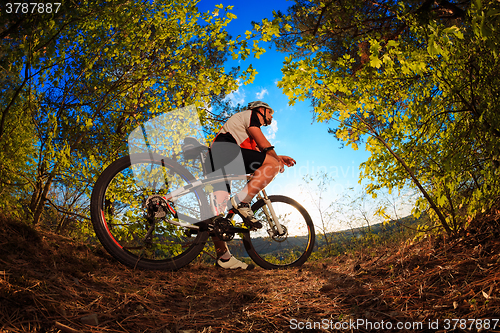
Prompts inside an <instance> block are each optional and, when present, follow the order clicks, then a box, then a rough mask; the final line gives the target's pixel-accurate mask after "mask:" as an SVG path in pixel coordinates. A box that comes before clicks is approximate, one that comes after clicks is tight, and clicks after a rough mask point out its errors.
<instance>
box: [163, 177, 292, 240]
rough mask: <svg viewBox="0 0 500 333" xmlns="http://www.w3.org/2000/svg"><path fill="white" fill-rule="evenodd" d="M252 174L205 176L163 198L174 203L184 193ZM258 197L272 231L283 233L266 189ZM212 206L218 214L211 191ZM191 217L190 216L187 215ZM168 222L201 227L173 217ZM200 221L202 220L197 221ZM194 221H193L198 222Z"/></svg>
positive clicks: (193, 227)
mask: <svg viewBox="0 0 500 333" xmlns="http://www.w3.org/2000/svg"><path fill="white" fill-rule="evenodd" d="M249 176H250V175H224V176H218V177H213V178H205V179H203V180H197V181H195V182H193V183H191V184H189V185H187V186H184V187H181V188H179V189H177V190H175V191H173V192H171V193H169V194H168V195H166V196H163V199H164V200H165V201H166V202H168V203H170V202H171V203H174V204H175V202H176V201H177V200H178V199H179V198H181V197H182V196H183V195H185V194H187V193H189V192H191V191H193V190H197V189H201V190H203V188H204V187H206V186H207V185H212V184H216V183H221V182H226V181H228V180H246V179H248V178H249ZM257 198H258V199H262V200H264V202H265V206H264V207H263V208H264V214H265V215H266V219H267V221H268V223H269V227H270V230H271V232H274V230H276V232H277V233H278V235H281V234H282V233H283V228H282V227H281V225H280V223H279V220H278V218H277V216H276V213H275V211H274V208H273V206H272V203H271V200H269V198H268V196H267V193H266V191H265V190H262V191H260V192H259V193H258V194H257ZM210 208H211V211H212V213H213V214H214V216H216V215H217V214H216V207H215V199H214V196H213V192H212V193H210ZM187 218H188V219H189V217H187ZM166 220H167V222H168V223H171V224H174V225H177V226H180V227H185V228H189V229H193V230H198V229H199V228H200V227H199V226H197V225H194V224H191V223H184V222H180V221H175V220H171V219H166ZM196 222H200V221H196ZM196 222H195V221H193V223H196Z"/></svg>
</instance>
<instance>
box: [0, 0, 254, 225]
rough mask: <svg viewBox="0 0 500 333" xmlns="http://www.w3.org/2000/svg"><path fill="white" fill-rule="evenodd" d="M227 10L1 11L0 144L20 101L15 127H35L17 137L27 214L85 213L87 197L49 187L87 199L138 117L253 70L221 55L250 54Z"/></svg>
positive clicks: (148, 5) (109, 7) (200, 101)
mask: <svg viewBox="0 0 500 333" xmlns="http://www.w3.org/2000/svg"><path fill="white" fill-rule="evenodd" d="M229 10H230V7H228V8H223V7H222V6H217V8H216V9H215V10H214V11H213V12H212V13H200V12H199V11H198V8H197V7H196V2H195V1H189V0H184V1H171V0H160V1H154V2H151V1H146V0H144V1H140V2H130V1H126V0H109V1H106V2H102V1H89V2H80V1H75V2H65V3H63V4H62V5H61V7H60V9H59V11H58V12H57V13H55V12H52V13H47V14H33V15H32V14H29V15H17V16H15V15H14V16H11V17H9V19H8V20H7V21H6V24H5V26H3V28H4V30H2V31H1V32H0V36H1V37H2V38H1V40H2V46H1V50H2V60H1V64H2V68H3V69H4V70H6V71H7V72H8V73H9V76H10V77H12V79H11V82H12V84H11V87H10V88H9V89H8V94H7V95H6V96H7V97H6V98H5V99H3V100H2V104H1V116H2V119H1V121H0V124H2V126H0V143H2V144H3V143H5V142H7V141H8V139H7V138H6V137H7V135H6V134H5V133H6V129H7V127H6V126H4V125H3V124H9V122H10V121H11V120H10V119H13V118H15V117H16V113H17V112H21V111H18V110H22V112H24V115H25V118H24V120H23V125H24V126H23V128H29V129H30V131H31V133H33V132H34V134H35V140H34V142H30V143H26V147H29V148H30V149H31V150H33V151H34V152H33V153H32V157H33V159H32V160H33V162H30V163H29V166H30V170H31V173H32V174H31V177H30V178H29V179H28V182H29V184H30V190H29V194H30V196H31V199H30V200H29V207H30V210H31V212H32V214H33V221H34V223H38V222H39V221H40V218H41V214H42V212H43V209H44V207H45V205H46V203H47V201H49V202H50V203H52V204H53V205H54V206H55V207H57V209H58V210H60V211H61V212H63V213H64V214H66V215H67V214H73V215H77V216H80V217H84V218H85V217H87V211H88V210H86V209H85V208H86V207H85V206H84V205H85V204H88V201H86V200H81V199H78V200H69V201H68V200H65V199H64V197H63V196H62V194H57V193H55V192H57V191H55V190H57V189H64V191H68V192H73V193H74V195H75V196H76V197H75V198H78V197H79V196H80V194H81V193H84V197H86V198H88V196H89V192H90V189H91V185H92V184H93V182H94V180H95V178H96V176H97V175H98V174H99V172H100V171H102V169H103V167H104V166H105V165H106V164H108V163H109V162H110V161H112V160H114V159H115V158H116V157H117V156H119V155H122V154H124V153H125V152H126V140H125V138H126V136H127V135H128V133H130V131H131V130H132V129H133V128H135V127H137V126H138V124H140V123H141V122H144V121H146V120H147V119H149V118H151V117H153V116H155V115H157V114H160V113H162V112H166V111H168V110H170V109H174V108H178V107H182V106H187V105H196V106H198V107H207V106H216V105H217V104H218V103H221V101H222V99H223V97H224V96H225V95H226V94H227V93H229V92H230V91H232V90H235V89H237V86H238V84H237V82H238V79H239V80H241V81H242V82H249V81H251V80H252V79H253V75H254V71H253V69H252V68H251V67H250V68H248V69H247V70H245V71H243V72H240V71H239V69H237V68H236V69H233V70H231V71H226V70H225V68H224V62H225V59H226V57H227V56H233V58H237V57H239V56H241V57H246V56H247V55H248V54H249V53H250V51H249V50H247V48H246V42H245V40H240V39H239V37H237V38H235V39H233V38H231V37H230V36H229V35H228V34H227V32H226V31H225V30H224V27H225V26H226V25H227V24H228V23H229V22H230V21H231V20H232V19H233V18H235V16H234V14H232V13H230V12H229ZM219 12H221V14H223V15H219ZM224 14H225V15H224ZM4 15H5V14H4V12H2V16H4ZM7 50H9V51H8V52H6V51H7ZM202 116H204V117H205V119H208V117H207V116H206V115H203V114H202ZM9 158H11V159H16V160H17V161H21V160H23V159H24V158H25V156H14V157H12V156H11V157H9ZM51 191H52V194H51ZM54 191H55V192H54ZM59 193H60V192H59ZM79 193H80V194H79ZM49 197H51V198H52V199H50V198H49ZM63 202H66V204H63V205H58V203H63ZM85 202H86V203H85ZM61 223H62V222H61Z"/></svg>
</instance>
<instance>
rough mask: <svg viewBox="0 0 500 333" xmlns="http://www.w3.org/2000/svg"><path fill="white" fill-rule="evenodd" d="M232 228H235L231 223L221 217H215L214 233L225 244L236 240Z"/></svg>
mask: <svg viewBox="0 0 500 333" xmlns="http://www.w3.org/2000/svg"><path fill="white" fill-rule="evenodd" d="M231 228H233V225H232V223H231V221H229V220H228V219H226V218H223V217H220V216H217V217H215V219H214V228H213V230H212V232H213V233H214V234H215V236H216V237H217V238H219V239H220V240H222V241H225V242H229V241H230V240H232V239H233V238H234V231H230V229H231Z"/></svg>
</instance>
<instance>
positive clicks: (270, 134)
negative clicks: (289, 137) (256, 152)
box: [266, 119, 278, 141]
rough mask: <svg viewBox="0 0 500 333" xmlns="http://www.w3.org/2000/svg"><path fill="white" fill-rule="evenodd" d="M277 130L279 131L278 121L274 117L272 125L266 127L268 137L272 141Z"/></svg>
mask: <svg viewBox="0 0 500 333" xmlns="http://www.w3.org/2000/svg"><path fill="white" fill-rule="evenodd" d="M276 132H278V122H277V121H276V120H275V119H273V121H272V123H271V125H269V126H267V127H266V138H267V139H268V140H269V141H271V140H274V139H275V138H276Z"/></svg>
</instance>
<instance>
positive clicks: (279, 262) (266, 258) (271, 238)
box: [243, 195, 315, 269]
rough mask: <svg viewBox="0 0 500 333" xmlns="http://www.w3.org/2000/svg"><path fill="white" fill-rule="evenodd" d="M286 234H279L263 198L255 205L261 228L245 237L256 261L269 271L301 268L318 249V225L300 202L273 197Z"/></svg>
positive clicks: (272, 201) (248, 250) (248, 249)
mask: <svg viewBox="0 0 500 333" xmlns="http://www.w3.org/2000/svg"><path fill="white" fill-rule="evenodd" d="M269 199H270V200H271V203H272V207H273V209H274V211H275V213H276V217H277V219H279V224H280V225H281V226H282V228H283V232H282V234H280V235H278V234H277V233H276V232H275V230H274V229H275V227H274V225H275V224H274V223H272V222H273V221H272V216H271V214H270V211H269V208H268V206H267V205H266V203H265V202H264V200H263V199H259V200H258V201H257V202H255V203H254V204H253V205H252V210H253V212H254V215H255V217H256V218H257V219H258V220H259V221H261V222H262V224H263V227H262V228H261V229H258V230H255V231H250V232H248V233H244V234H243V244H244V245H245V249H246V251H247V253H248V255H249V256H250V258H252V260H253V261H254V262H255V263H256V264H257V265H259V266H260V267H262V268H265V269H279V268H286V267H297V266H301V265H302V264H303V263H304V262H306V260H307V259H308V258H309V256H310V255H311V253H312V251H313V248H314V241H315V234H314V225H313V222H312V219H311V217H310V216H309V213H308V212H307V211H306V210H305V209H304V207H302V205H300V204H299V203H298V202H297V201H295V200H293V199H291V198H289V197H285V196H281V195H271V196H269Z"/></svg>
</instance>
